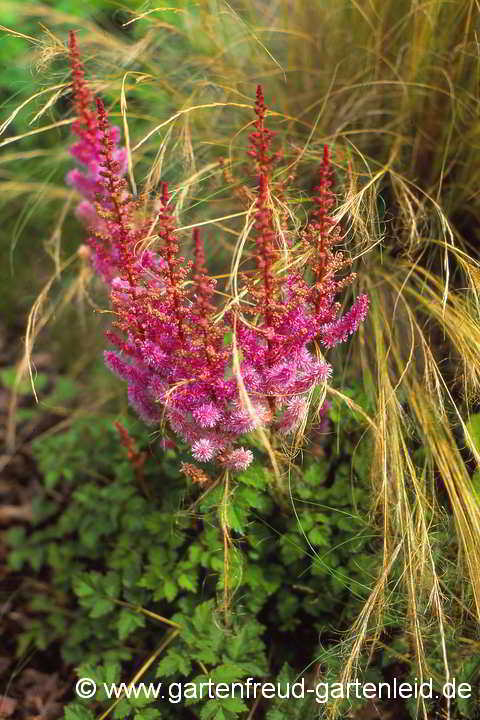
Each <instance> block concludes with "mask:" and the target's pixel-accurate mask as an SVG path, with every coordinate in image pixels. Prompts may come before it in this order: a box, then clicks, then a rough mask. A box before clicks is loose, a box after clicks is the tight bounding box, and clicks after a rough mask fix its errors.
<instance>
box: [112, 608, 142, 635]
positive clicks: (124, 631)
mask: <svg viewBox="0 0 480 720" xmlns="http://www.w3.org/2000/svg"><path fill="white" fill-rule="evenodd" d="M116 626H117V631H118V638H119V640H125V638H126V637H128V636H129V635H130V634H131V633H132V632H134V631H135V630H136V629H137V628H140V627H145V617H144V616H143V615H141V614H140V613H135V612H132V611H131V610H127V609H126V608H123V609H122V610H121V611H120V614H119V616H118V618H117V621H116Z"/></svg>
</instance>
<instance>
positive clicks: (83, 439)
mask: <svg viewBox="0 0 480 720" xmlns="http://www.w3.org/2000/svg"><path fill="white" fill-rule="evenodd" d="M127 429H128V431H129V433H130V434H131V436H132V437H133V438H134V439H135V441H136V442H137V444H138V447H139V449H141V450H143V451H145V452H147V454H148V459H147V462H146V464H145V466H144V472H143V477H142V478H139V476H138V474H136V473H135V471H134V469H133V468H132V465H131V464H130V462H129V461H128V458H127V456H126V452H125V449H124V448H123V447H122V446H121V445H120V443H119V439H118V436H117V433H116V430H115V429H114V427H113V425H112V422H111V421H110V420H109V419H105V420H101V419H99V420H96V421H95V422H93V423H92V422H90V421H88V420H78V421H77V422H75V423H74V424H72V426H71V427H70V428H69V429H68V431H66V432H63V433H59V434H57V435H52V436H49V437H45V438H42V439H41V440H39V441H35V442H34V443H33V452H34V456H35V459H36V462H37V464H38V467H39V470H40V472H41V473H42V476H43V479H44V492H43V495H42V498H40V500H39V502H38V503H37V516H36V526H37V527H36V529H34V530H33V531H32V532H31V533H26V532H25V531H24V529H23V528H14V529H12V530H11V531H10V533H9V535H8V540H9V543H10V546H11V551H10V555H9V563H10V566H11V567H12V568H13V569H14V570H17V571H23V572H24V571H25V568H26V567H28V566H29V567H30V572H33V573H37V572H41V571H44V569H45V568H48V570H49V573H50V577H51V588H52V593H51V596H49V597H48V599H47V598H45V597H42V596H39V597H36V598H33V599H31V600H30V602H29V604H30V610H31V611H32V612H34V613H35V615H36V617H37V618H38V620H37V621H36V622H34V623H32V624H31V626H30V628H29V630H28V631H27V632H25V633H23V634H22V635H21V636H20V639H19V646H18V651H19V653H24V652H25V651H26V650H27V649H28V648H31V647H37V648H45V647H46V646H47V645H48V643H49V642H52V641H58V642H60V643H61V648H62V653H63V656H64V659H65V661H66V662H67V663H69V664H72V665H74V666H75V667H76V668H77V672H78V674H79V676H80V677H92V678H93V679H95V681H96V682H97V684H100V685H101V684H102V683H103V682H107V683H108V682H117V683H120V682H121V681H122V680H125V679H127V680H128V676H129V672H130V671H129V668H131V667H137V666H138V662H139V660H142V659H147V658H148V656H149V654H151V653H153V652H154V651H155V647H157V646H159V645H161V644H162V642H164V641H165V639H166V638H168V633H169V632H173V630H172V629H171V627H170V628H169V626H168V624H165V623H164V622H163V620H162V618H166V619H167V620H168V621H170V623H172V624H173V627H178V628H179V633H178V637H176V638H175V639H174V640H172V641H171V642H170V643H169V644H168V647H166V648H165V650H164V651H163V652H162V653H161V654H160V656H159V658H158V661H157V662H156V663H154V664H153V665H152V667H150V668H149V669H148V671H147V672H146V674H145V676H144V677H142V681H144V682H148V681H150V680H161V681H163V679H165V681H168V682H188V683H196V684H198V683H202V682H205V678H212V680H213V681H214V682H216V683H219V682H226V683H230V682H234V681H238V682H240V681H241V680H242V679H244V678H247V677H254V678H259V679H262V680H267V679H270V678H272V677H275V673H276V672H278V671H279V670H280V668H281V667H282V666H285V663H288V664H289V665H290V666H291V667H292V668H295V670H294V672H297V674H298V673H299V672H301V671H302V667H303V663H306V662H307V663H308V662H309V661H310V660H311V659H312V658H313V657H314V655H315V650H316V642H315V638H316V637H317V635H318V633H319V632H321V631H323V629H324V628H325V627H327V626H330V625H332V624H333V623H334V622H335V626H336V627H340V626H343V627H347V624H348V622H349V620H350V619H351V618H352V617H353V615H354V613H355V612H356V611H358V609H359V607H360V602H361V600H362V598H363V599H364V598H365V596H366V591H367V586H368V584H369V583H370V581H371V578H372V575H373V573H374V566H375V562H376V554H375V552H374V549H375V542H376V541H375V539H374V538H372V537H371V532H368V531H367V529H366V524H365V520H364V519H363V518H364V516H365V513H366V511H367V508H368V493H367V491H366V485H365V482H364V481H363V479H362V478H361V477H360V476H359V475H358V474H357V472H356V471H355V470H353V471H352V472H353V475H352V474H351V469H350V467H349V466H348V463H347V462H346V460H344V459H342V458H339V457H338V456H336V455H335V453H334V452H332V453H330V451H329V450H328V448H327V450H326V451H325V452H324V457H323V458H321V459H320V460H317V461H311V462H310V463H308V464H307V469H306V471H305V472H304V474H303V475H299V473H298V469H294V475H292V479H291V481H290V489H291V503H292V504H293V508H294V511H293V510H292V507H289V506H288V504H287V505H286V503H285V499H284V498H281V497H277V496H276V495H275V493H273V491H272V489H271V488H272V483H271V478H270V475H269V473H268V471H267V470H266V469H265V468H264V467H263V466H262V465H260V464H258V463H256V464H254V465H253V466H251V467H250V468H248V470H247V471H245V472H244V473H241V474H239V475H238V476H236V477H235V478H234V479H232V480H231V489H230V491H229V496H228V498H227V505H226V508H227V512H226V518H227V523H228V525H229V532H230V534H231V538H232V540H231V542H232V547H231V548H230V550H229V553H228V583H229V587H230V588H231V589H232V590H233V592H234V596H233V603H232V606H231V608H230V609H229V610H228V611H227V615H226V616H225V615H224V613H223V611H222V600H223V592H224V581H225V578H224V571H225V565H224V539H223V534H222V520H221V516H222V507H223V505H224V493H225V490H224V487H223V484H221V483H219V484H217V485H213V486H212V487H211V488H207V489H205V488H202V489H201V491H199V488H198V487H197V486H195V485H193V484H187V481H186V479H185V478H184V477H183V476H182V475H180V473H179V472H178V469H177V468H178V467H179V465H180V460H181V453H180V451H175V452H174V451H172V450H167V451H163V450H162V449H161V448H160V446H159V445H157V444H156V443H155V440H154V439H152V442H151V443H150V444H149V443H148V441H147V440H146V439H145V433H144V430H143V428H142V426H141V424H140V423H139V422H137V421H136V420H133V419H129V420H128V423H127ZM362 447H363V448H364V451H365V452H367V453H368V443H365V444H364V445H363V446H362ZM362 452H363V451H362ZM179 453H180V454H179ZM294 477H295V478H296V479H294ZM366 573H367V574H366ZM306 627H308V633H306V635H305V636H306V638H307V637H308V638H309V639H308V641H306V642H307V645H306V646H302V647H299V646H298V645H297V644H296V643H295V642H292V640H293V638H294V637H295V634H296V633H297V632H305V628H306ZM269 658H270V659H269ZM132 663H134V665H132ZM292 672H293V671H292ZM144 700H145V698H144ZM106 701H107V699H106V697H105V694H104V691H103V690H101V689H100V690H98V691H97V696H96V698H95V699H94V700H92V701H91V703H92V707H105V705H104V703H105V702H106ZM139 702H140V700H136V699H134V698H130V699H128V700H127V699H126V698H124V699H122V700H121V702H120V703H118V705H117V706H116V709H115V715H114V716H115V717H118V718H120V717H130V716H132V717H138V718H150V717H151V718H153V717H156V715H154V714H152V713H150V710H152V711H153V710H155V711H157V705H158V708H159V712H160V715H158V717H170V716H171V714H172V709H174V706H173V705H171V706H169V707H167V706H166V705H165V703H164V704H163V705H161V706H160V705H159V704H158V702H157V704H155V703H156V701H155V700H152V699H150V700H149V704H150V705H151V707H150V706H149V707H148V708H147V709H148V711H149V713H150V714H149V713H147V714H146V709H144V708H141V709H139V706H138V703H139ZM245 702H246V701H245V700H243V701H242V700H241V699H240V698H215V699H210V700H205V701H202V702H198V700H197V702H195V700H194V699H191V700H190V699H188V698H186V699H185V703H188V704H189V705H190V704H191V706H192V707H191V712H193V713H194V714H195V717H199V718H201V719H202V720H203V719H204V718H207V720H208V718H210V717H224V718H226V719H228V720H233V719H234V718H235V717H237V716H239V715H242V716H243V715H244V714H246V712H247V705H246V704H245ZM283 702H284V703H285V702H286V701H283ZM66 712H67V713H68V714H66V716H65V717H66V718H67V719H68V718H69V717H72V718H76V717H77V716H78V717H79V718H83V717H85V720H86V718H87V717H89V716H88V714H87V715H85V712H86V710H85V708H84V706H83V704H80V705H79V704H78V702H77V704H73V705H71V706H69V708H68V709H67V711H66ZM135 713H136V714H135Z"/></svg>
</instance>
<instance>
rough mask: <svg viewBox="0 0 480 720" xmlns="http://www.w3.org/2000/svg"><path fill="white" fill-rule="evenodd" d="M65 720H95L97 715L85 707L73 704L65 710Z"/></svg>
mask: <svg viewBox="0 0 480 720" xmlns="http://www.w3.org/2000/svg"><path fill="white" fill-rule="evenodd" d="M64 720H95V715H94V714H93V713H92V711H91V710H89V709H88V708H86V707H84V706H83V705H80V704H79V703H72V704H70V705H67V707H66V708H65V715H64Z"/></svg>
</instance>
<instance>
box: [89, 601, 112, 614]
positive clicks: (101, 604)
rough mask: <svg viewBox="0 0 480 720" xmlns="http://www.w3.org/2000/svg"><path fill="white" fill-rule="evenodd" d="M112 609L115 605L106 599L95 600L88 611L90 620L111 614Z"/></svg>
mask: <svg viewBox="0 0 480 720" xmlns="http://www.w3.org/2000/svg"><path fill="white" fill-rule="evenodd" d="M114 607H115V605H114V603H113V602H112V601H111V600H108V599H107V598H97V599H96V600H95V602H94V604H93V607H92V609H91V610H90V613H89V616H90V617H91V618H100V617H103V616H104V615H108V613H110V612H112V610H113V609H114Z"/></svg>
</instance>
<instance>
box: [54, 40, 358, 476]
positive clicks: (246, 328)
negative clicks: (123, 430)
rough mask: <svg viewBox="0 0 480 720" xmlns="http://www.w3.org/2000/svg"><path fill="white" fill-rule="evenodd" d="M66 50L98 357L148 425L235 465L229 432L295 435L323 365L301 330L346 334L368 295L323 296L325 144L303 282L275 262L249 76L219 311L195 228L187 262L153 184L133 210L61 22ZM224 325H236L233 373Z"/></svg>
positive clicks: (207, 457) (244, 459) (198, 455)
mask: <svg viewBox="0 0 480 720" xmlns="http://www.w3.org/2000/svg"><path fill="white" fill-rule="evenodd" d="M70 57H71V64H72V71H73V72H72V74H73V90H74V98H75V103H76V109H77V116H78V117H77V120H76V122H75V123H74V125H73V131H74V133H75V134H76V135H77V137H78V141H77V142H76V144H75V145H74V146H73V147H72V149H71V153H72V155H73V156H74V157H75V159H76V160H77V161H79V162H80V163H81V165H83V166H84V168H85V170H84V171H81V170H79V169H76V170H73V171H72V172H70V173H69V174H68V178H67V181H68V182H69V184H70V185H72V186H73V187H75V188H76V189H77V190H78V191H79V193H80V194H81V195H82V196H83V198H84V200H83V201H82V202H81V203H80V205H79V206H78V208H77V214H78V216H79V217H81V218H82V219H83V220H84V221H85V223H86V225H87V226H88V228H89V232H90V236H89V238H88V240H87V244H88V246H89V248H90V255H91V258H92V262H93V265H94V267H95V269H96V271H97V272H98V273H99V274H100V275H101V276H102V278H103V280H104V281H105V282H106V283H107V284H108V286H109V287H110V291H111V302H112V309H113V312H114V317H115V318H116V319H115V321H114V323H113V328H112V330H110V331H109V332H108V333H107V336H108V339H109V341H110V343H111V344H112V345H113V346H114V348H115V349H114V350H110V351H107V352H106V353H105V361H106V364H107V365H108V367H109V368H110V369H111V370H112V371H113V372H115V373H116V374H117V375H118V376H119V377H121V378H122V379H123V380H125V381H126V382H127V385H128V397H129V401H130V403H131V405H132V406H133V407H134V408H135V410H136V411H137V413H138V414H139V415H140V417H142V418H143V419H144V420H145V421H146V422H147V423H150V424H160V423H168V425H169V427H170V429H171V430H172V431H173V432H174V433H175V434H176V435H178V436H180V437H181V438H182V439H183V440H184V441H185V442H186V443H187V444H188V445H189V446H190V448H191V452H192V455H193V457H194V458H195V460H197V461H198V462H208V461H214V462H216V463H217V464H218V465H220V466H222V467H224V468H227V469H231V470H243V469H245V468H246V467H247V466H248V465H249V464H250V463H251V461H252V459H253V454H252V452H251V450H249V449H246V448H244V447H242V446H241V445H239V442H240V441H241V438H242V436H244V435H245V434H246V433H249V432H251V431H252V430H254V429H255V428H259V427H261V428H266V427H270V428H271V429H273V430H275V431H277V432H279V433H282V434H288V433H292V432H294V431H295V430H296V428H297V427H298V426H299V424H300V423H301V422H302V420H303V419H304V418H305V415H306V413H307V411H308V403H307V397H308V393H309V392H310V391H311V390H312V388H314V387H315V386H316V385H318V384H319V383H324V382H325V381H326V380H327V379H328V378H329V377H330V375H331V372H332V369H331V366H330V365H329V364H328V363H327V362H326V361H325V360H324V359H322V358H320V359H319V358H317V357H315V355H314V354H313V352H312V350H311V347H312V345H314V341H317V343H323V345H324V346H325V347H326V348H330V347H333V346H334V345H336V344H337V343H339V342H343V341H345V340H346V339H347V338H348V336H349V335H350V334H352V333H353V332H355V330H356V329H357V327H358V325H359V324H360V322H361V321H362V320H363V319H364V318H365V316H366V314H367V309H368V298H367V296H365V295H361V296H359V297H358V298H357V300H356V301H355V303H354V304H353V306H352V307H351V309H350V310H349V311H348V312H347V313H345V314H344V315H343V316H340V317H339V315H338V313H339V306H338V304H337V303H336V302H335V296H336V294H337V293H338V292H339V290H341V289H342V288H343V287H345V286H346V285H347V284H348V282H351V280H352V279H353V275H350V276H348V277H347V278H343V279H342V280H337V279H336V277H335V276H336V273H337V271H338V270H339V269H341V268H342V267H344V266H345V265H346V264H347V263H346V261H345V260H344V259H343V258H342V256H341V254H340V253H336V252H334V251H333V250H332V246H333V244H334V242H335V241H336V240H337V239H338V233H339V230H338V228H337V227H336V226H335V224H334V222H333V220H332V219H331V217H330V215H329V210H330V208H331V207H332V205H333V201H334V196H333V193H332V192H331V190H330V184H331V164H330V159H329V155H328V149H327V148H326V149H325V154H324V160H323V164H322V166H321V168H320V173H319V175H320V178H319V183H318V186H317V188H316V189H315V190H316V192H317V195H316V197H315V198H314V199H313V200H314V206H315V210H314V212H313V213H312V219H311V222H310V223H309V225H308V227H307V228H306V230H305V231H303V233H302V234H301V237H300V238H299V240H301V243H300V244H301V245H303V247H304V249H310V250H311V253H310V254H311V257H312V263H311V269H312V271H313V275H314V281H313V283H312V282H310V283H308V282H306V280H305V279H304V277H302V276H301V275H300V274H292V273H285V272H282V268H281V262H280V259H281V256H280V252H279V243H278V236H277V231H276V229H275V224H274V222H273V216H272V210H271V198H270V193H271V186H272V181H271V170H272V167H273V165H274V164H275V162H277V161H278V159H279V154H278V153H276V154H272V155H271V154H270V153H269V147H270V143H271V141H272V138H273V135H274V133H273V132H271V131H270V130H268V129H267V128H266V127H265V123H264V120H265V114H266V107H265V103H264V99H263V92H262V89H261V87H260V86H259V87H258V89H257V101H256V105H255V112H256V121H255V130H254V132H252V133H251V135H250V143H251V145H250V148H249V151H248V154H249V156H250V157H251V158H252V159H253V161H254V162H255V164H256V173H257V177H258V189H257V197H256V207H255V226H254V232H255V246H254V247H253V256H254V258H255V262H256V272H255V274H254V276H252V275H249V277H248V278H245V289H246V294H245V300H246V301H245V304H243V303H241V304H240V305H239V306H234V305H233V306H232V307H230V309H229V311H228V312H226V313H225V315H224V317H223V319H222V320H218V311H219V308H218V307H217V306H216V305H215V304H214V301H213V300H214V292H215V281H214V280H213V279H211V278H209V277H208V274H207V269H206V267H205V256H204V248H203V243H202V241H201V238H200V233H199V231H198V230H195V231H194V233H193V238H194V260H193V261H188V260H186V259H185V257H183V256H182V255H181V254H180V247H179V241H178V238H177V235H176V229H175V220H174V217H173V213H172V204H171V200H170V195H169V191H168V187H167V184H166V183H163V187H162V193H161V197H160V198H159V199H158V200H157V201H156V206H155V211H154V213H153V214H152V213H151V214H150V215H149V216H148V217H145V212H144V208H143V206H142V205H141V199H140V198H133V197H132V195H131V194H130V192H129V190H128V185H127V182H126V180H125V179H124V175H125V172H126V152H125V150H124V149H123V148H120V147H119V146H118V144H119V140H120V132H119V130H118V129H117V128H114V127H112V126H111V125H110V123H109V121H108V117H107V113H106V111H105V108H104V106H103V103H102V101H101V100H99V99H97V100H96V108H95V107H94V105H93V98H92V96H91V94H90V92H89V90H88V88H87V86H86V83H85V79H84V73H83V66H82V63H81V61H80V57H79V53H78V48H77V45H76V39H75V35H74V33H71V34H70ZM152 231H153V232H154V233H155V234H156V235H157V236H158V238H159V243H158V247H157V249H156V251H155V252H152V251H150V250H145V251H143V252H140V251H139V250H138V248H139V247H140V246H141V244H142V241H143V240H144V239H145V237H147V235H149V234H151V233H152ZM188 278H190V279H191V280H192V282H191V283H189V284H186V280H187V279H188ZM249 313H250V315H251V316H252V317H251V321H250V320H249V321H247V319H246V316H247V315H248V314H249ZM227 333H234V334H235V345H236V349H237V351H238V355H237V356H236V357H237V358H240V359H239V373H237V372H235V371H234V368H235V363H234V355H233V352H234V350H233V348H234V345H233V344H232V343H229V344H228V343H226V342H225V338H226V336H227ZM239 376H240V377H239ZM245 393H246V395H247V396H248V402H245Z"/></svg>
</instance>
